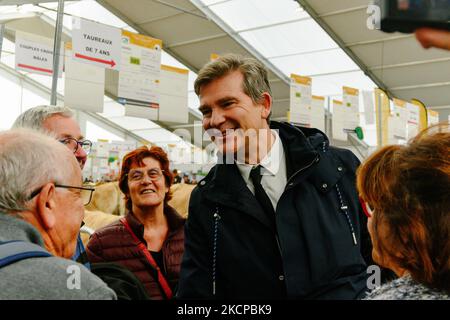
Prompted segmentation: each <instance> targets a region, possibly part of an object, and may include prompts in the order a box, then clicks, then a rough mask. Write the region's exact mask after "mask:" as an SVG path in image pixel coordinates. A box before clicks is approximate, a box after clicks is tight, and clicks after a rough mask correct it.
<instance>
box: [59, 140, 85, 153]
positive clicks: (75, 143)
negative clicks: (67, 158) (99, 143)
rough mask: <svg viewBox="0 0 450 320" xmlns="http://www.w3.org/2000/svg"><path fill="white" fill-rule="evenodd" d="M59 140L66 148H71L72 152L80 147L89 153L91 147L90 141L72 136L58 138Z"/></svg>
mask: <svg viewBox="0 0 450 320" xmlns="http://www.w3.org/2000/svg"><path fill="white" fill-rule="evenodd" d="M59 142H61V143H62V144H64V145H66V146H67V148H69V149H70V150H72V152H73V153H76V152H77V151H78V148H79V147H81V148H82V149H83V150H84V152H86V154H89V152H91V148H92V142H91V141H89V140H83V141H78V140H77V139H74V138H65V139H61V140H59Z"/></svg>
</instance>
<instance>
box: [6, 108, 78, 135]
mask: <svg viewBox="0 0 450 320" xmlns="http://www.w3.org/2000/svg"><path fill="white" fill-rule="evenodd" d="M54 115H61V116H63V117H66V118H72V117H73V116H74V113H73V111H72V109H70V108H69V107H63V106H50V105H42V106H37V107H33V108H31V109H28V110H27V111H25V112H23V113H22V114H21V115H19V117H17V119H16V121H14V124H13V125H12V128H30V129H34V130H39V131H45V130H44V128H43V127H42V126H43V123H44V121H45V120H47V119H48V118H50V117H52V116H54Z"/></svg>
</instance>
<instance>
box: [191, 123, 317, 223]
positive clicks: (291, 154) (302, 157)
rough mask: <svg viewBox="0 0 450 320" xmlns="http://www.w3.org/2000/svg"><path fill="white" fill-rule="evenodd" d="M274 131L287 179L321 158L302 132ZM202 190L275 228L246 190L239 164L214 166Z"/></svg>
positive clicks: (290, 128) (277, 126) (278, 127)
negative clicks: (284, 162) (278, 137)
mask: <svg viewBox="0 0 450 320" xmlns="http://www.w3.org/2000/svg"><path fill="white" fill-rule="evenodd" d="M271 128H272V129H275V130H277V131H278V134H279V136H280V138H281V141H282V143H283V148H284V152H285V157H286V169H287V174H288V178H289V177H290V176H291V175H292V174H294V173H295V172H297V171H299V170H301V169H303V168H305V167H307V166H308V165H311V164H313V163H314V161H315V159H317V158H318V152H317V151H316V150H314V148H313V146H312V145H311V143H310V142H309V141H308V139H307V137H306V136H305V134H304V133H303V132H302V131H301V130H300V129H298V128H296V127H294V126H291V125H290V124H286V123H278V122H273V123H272V124H271ZM296 180H297V179H296ZM199 188H200V190H201V191H202V194H203V195H204V196H205V198H207V199H208V200H210V201H212V202H214V203H217V204H219V205H222V206H225V207H231V208H233V209H235V210H240V211H244V212H246V213H247V214H249V215H251V216H253V217H254V218H256V219H257V220H259V221H260V222H262V223H263V224H265V225H267V226H268V227H272V224H271V221H270V220H269V219H268V217H267V216H266V215H265V214H264V212H263V209H262V208H261V206H260V204H259V203H258V202H257V200H256V198H255V197H254V196H253V194H252V193H251V191H250V190H249V189H248V188H247V186H246V184H245V181H244V179H243V178H242V176H241V174H240V172H239V169H238V168H237V166H236V164H234V163H233V164H218V165H216V166H214V167H213V168H212V169H211V171H210V173H209V174H208V177H207V178H205V179H204V182H201V183H200V184H199Z"/></svg>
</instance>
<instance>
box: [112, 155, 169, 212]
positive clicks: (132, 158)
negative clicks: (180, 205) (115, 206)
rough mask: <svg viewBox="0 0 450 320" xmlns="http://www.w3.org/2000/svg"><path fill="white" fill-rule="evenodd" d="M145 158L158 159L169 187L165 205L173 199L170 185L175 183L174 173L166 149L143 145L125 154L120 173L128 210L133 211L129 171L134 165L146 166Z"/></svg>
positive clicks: (120, 184)
mask: <svg viewBox="0 0 450 320" xmlns="http://www.w3.org/2000/svg"><path fill="white" fill-rule="evenodd" d="M145 158H153V159H155V160H156V161H158V162H159V164H160V165H161V170H162V172H163V175H164V179H165V182H166V187H168V188H169V191H168V192H167V193H166V196H165V198H164V205H166V204H167V202H168V201H169V200H170V199H172V194H171V192H170V186H171V185H172V183H173V175H172V172H171V171H170V168H169V164H170V162H169V158H168V157H167V154H166V153H165V152H164V150H163V149H162V148H160V147H157V146H152V147H147V146H142V147H139V148H137V149H136V150H133V151H131V152H129V153H127V154H126V155H125V157H123V160H122V168H121V170H120V175H119V188H120V190H122V192H123V194H124V195H125V206H126V208H127V209H128V210H130V211H131V207H132V202H131V199H130V197H129V191H130V189H129V187H128V176H127V175H128V172H130V169H131V167H132V166H133V165H137V166H140V167H142V166H145V165H144V162H143V160H144V159H145Z"/></svg>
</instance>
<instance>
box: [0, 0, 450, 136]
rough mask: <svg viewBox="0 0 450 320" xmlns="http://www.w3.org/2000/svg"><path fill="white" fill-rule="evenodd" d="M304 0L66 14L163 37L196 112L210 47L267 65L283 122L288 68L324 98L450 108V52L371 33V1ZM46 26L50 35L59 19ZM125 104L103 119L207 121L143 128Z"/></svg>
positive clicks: (115, 5) (136, 1) (111, 5)
mask: <svg viewBox="0 0 450 320" xmlns="http://www.w3.org/2000/svg"><path fill="white" fill-rule="evenodd" d="M10 2H14V1H10ZM28 2H30V1H28ZM298 2H299V3H301V4H302V6H303V7H304V8H305V9H306V10H304V9H303V8H302V7H300V6H299V4H298V3H297V2H296V1H293V0H277V1H272V0H190V1H189V0H164V1H162V0H130V1H122V0H97V1H87V0H85V1H75V2H74V1H67V3H66V7H65V13H66V14H67V15H76V16H81V17H84V18H88V19H91V20H96V21H99V22H101V23H106V24H110V25H114V26H116V27H119V28H125V29H128V30H131V31H136V32H139V33H143V34H147V35H150V36H153V37H156V38H160V39H162V40H163V47H164V51H165V52H167V53H169V54H170V55H171V56H172V57H174V58H175V59H173V58H171V57H170V56H169V55H164V56H163V63H166V64H172V65H177V66H185V67H187V68H189V69H190V70H191V71H192V72H191V73H190V84H189V85H190V93H189V106H190V107H191V108H196V107H197V104H198V101H197V99H196V97H195V94H194V93H193V86H192V83H193V79H194V78H195V72H197V71H198V70H199V69H200V68H201V67H202V66H203V65H204V64H205V63H206V62H208V61H209V59H210V54H211V53H217V54H224V53H227V52H235V53H242V54H246V55H250V56H254V57H256V58H257V59H259V60H260V61H262V62H264V63H265V64H266V65H267V66H268V68H269V70H270V76H269V78H270V82H271V86H272V90H273V95H274V107H273V117H274V118H275V119H277V118H278V119H285V117H286V111H287V110H288V109H289V74H290V73H296V74H301V75H305V76H311V77H312V78H313V94H316V95H326V96H330V97H333V98H335V97H336V98H339V97H340V96H341V92H342V86H343V85H347V86H352V87H356V88H359V89H362V90H371V89H373V88H374V87H376V86H377V85H379V86H380V87H382V88H385V89H387V90H388V92H389V93H391V94H392V95H395V96H396V97H399V98H403V99H411V98H417V99H419V100H421V101H423V102H424V103H425V104H426V105H427V106H430V107H435V108H447V107H446V106H448V105H449V104H450V97H449V94H450V90H449V89H450V87H449V86H450V72H448V71H449V70H450V55H449V54H448V53H447V52H443V51H439V50H435V49H432V50H423V49H421V48H420V47H419V45H418V44H417V42H416V41H415V39H414V38H413V37H412V36H411V35H399V34H383V33H381V32H379V31H371V30H368V29H367V28H366V20H367V17H368V15H367V14H366V8H367V5H368V3H367V2H368V1H367V0H339V1H334V0H298ZM97 3H98V4H100V5H101V6H99V5H98V4H97ZM1 4H2V3H1V2H0V5H1ZM44 5H45V7H46V8H49V10H45V9H43V12H44V14H45V16H50V17H56V12H54V11H55V10H54V9H55V8H56V3H53V4H51V3H47V4H43V5H42V6H41V7H40V8H42V7H44ZM105 9H106V10H105ZM24 11H26V10H24ZM66 18H67V17H66ZM69 18H70V17H69ZM31 19H32V18H31ZM27 20H30V19H27ZM67 20H70V19H65V22H67ZM14 23H16V24H20V23H25V22H21V21H20V20H17V22H14ZM36 28H37V27H33V29H34V30H40V29H36ZM39 28H44V29H42V30H40V31H39V32H41V31H42V33H43V34H44V35H47V36H49V37H51V35H52V32H53V29H52V27H51V24H50V25H48V28H47V27H42V26H40V27H39ZM28 29H29V28H28ZM324 29H325V30H326V31H327V32H325V31H324ZM164 60H166V61H164ZM168 61H170V62H168ZM445 70H447V71H446V72H445ZM368 76H370V77H368ZM372 80H373V81H372ZM375 83H377V85H376V84H375ZM118 109H120V108H119V107H117V104H116V103H115V102H113V101H112V100H110V99H106V100H105V113H104V114H103V116H105V117H107V118H109V119H110V120H111V121H114V122H115V123H117V124H119V125H121V126H123V127H124V128H125V129H127V130H130V131H132V132H135V133H136V134H138V135H141V136H142V135H144V134H145V135H146V137H151V132H154V133H156V131H155V130H159V128H158V125H161V126H162V127H164V128H167V129H169V130H171V131H172V130H174V129H177V128H184V129H188V130H190V132H191V136H192V137H193V136H194V135H193V128H194V122H195V121H199V120H200V115H199V113H198V112H196V111H195V110H190V113H189V123H188V124H176V123H157V124H158V125H155V124H154V123H152V122H150V121H148V120H146V123H141V122H139V124H135V123H133V119H134V118H128V119H127V118H126V117H123V112H122V111H120V110H118ZM171 139H172V138H168V140H171Z"/></svg>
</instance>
